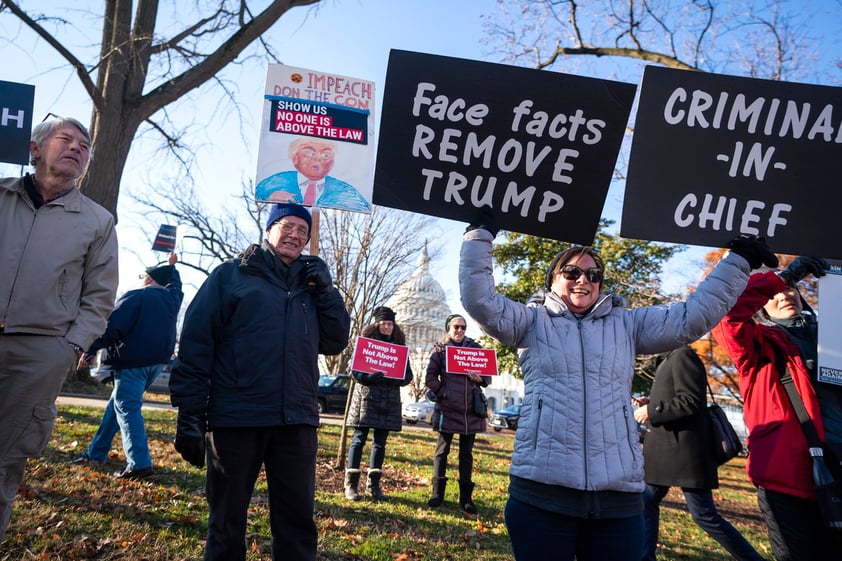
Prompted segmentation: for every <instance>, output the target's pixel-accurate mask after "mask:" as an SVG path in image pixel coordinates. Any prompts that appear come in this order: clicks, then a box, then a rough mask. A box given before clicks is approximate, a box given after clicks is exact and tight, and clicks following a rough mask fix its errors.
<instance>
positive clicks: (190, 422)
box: [175, 409, 207, 468]
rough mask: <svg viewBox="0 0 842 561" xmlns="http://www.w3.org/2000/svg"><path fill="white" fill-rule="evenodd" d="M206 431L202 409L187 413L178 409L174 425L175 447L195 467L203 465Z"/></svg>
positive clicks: (204, 414)
mask: <svg viewBox="0 0 842 561" xmlns="http://www.w3.org/2000/svg"><path fill="white" fill-rule="evenodd" d="M206 432H207V415H206V413H205V412H204V411H202V412H198V413H189V412H187V411H182V410H180V409H179V411H178V421H177V422H176V425H175V449H176V451H178V453H179V454H181V457H182V458H184V459H185V460H187V461H188V462H190V463H191V464H193V465H194V466H196V467H197V468H201V467H205V433H206Z"/></svg>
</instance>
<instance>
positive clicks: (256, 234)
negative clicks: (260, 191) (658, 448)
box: [129, 181, 266, 275]
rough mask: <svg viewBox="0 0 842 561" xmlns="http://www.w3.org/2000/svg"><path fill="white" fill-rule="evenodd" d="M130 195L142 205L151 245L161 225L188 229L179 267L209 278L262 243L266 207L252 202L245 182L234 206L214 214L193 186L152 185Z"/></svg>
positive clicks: (139, 217)
mask: <svg viewBox="0 0 842 561" xmlns="http://www.w3.org/2000/svg"><path fill="white" fill-rule="evenodd" d="M129 197H130V198H131V199H132V200H134V201H135V202H136V203H137V204H138V206H139V209H140V210H138V211H136V214H137V222H138V223H139V224H141V226H140V230H141V231H142V232H143V233H144V235H145V236H146V238H147V240H149V244H148V245H150V246H151V245H152V241H153V239H154V237H155V234H156V233H157V231H158V227H159V225H160V224H177V225H179V226H181V227H184V228H185V232H186V233H185V235H184V241H183V242H182V245H181V247H180V248H179V249H180V252H181V255H180V256H179V261H180V264H181V265H182V266H185V267H188V268H191V269H193V270H195V271H198V272H200V273H203V274H205V275H208V274H210V272H211V270H212V269H213V268H214V267H216V266H217V265H218V264H220V263H222V262H223V261H225V260H227V259H233V258H234V257H236V256H237V255H238V254H239V253H240V252H241V251H243V250H244V249H245V248H246V247H248V245H249V244H252V243H260V241H261V239H262V238H261V232H262V229H263V217H264V216H265V208H266V204H265V203H260V202H256V201H255V200H254V190H253V187H252V186H251V185H250V184H243V186H242V190H241V192H240V194H239V195H236V196H232V197H231V198H232V199H234V202H233V204H231V205H220V206H219V207H218V208H219V210H217V211H216V212H211V211H210V210H209V209H208V207H206V206H205V203H204V202H203V201H202V200H201V198H200V197H199V196H198V195H197V194H196V192H195V189H194V188H193V187H192V184H191V183H190V182H187V183H182V182H179V181H174V182H172V184H167V185H153V186H150V187H148V188H147V190H145V191H144V192H143V193H141V194H134V193H130V194H129Z"/></svg>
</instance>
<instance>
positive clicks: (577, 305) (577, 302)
mask: <svg viewBox="0 0 842 561" xmlns="http://www.w3.org/2000/svg"><path fill="white" fill-rule="evenodd" d="M563 265H575V266H576V267H578V268H579V269H581V270H582V274H580V275H579V277H578V278H576V279H575V280H567V279H566V278H565V276H564V275H563V274H562V273H561V267H560V268H559V270H558V271H556V273H555V275H553V284H552V286H551V287H550V288H551V289H552V291H553V292H554V293H556V294H557V295H558V297H559V298H561V300H562V302H564V303H565V304H566V305H567V307H568V308H569V309H570V311H572V312H575V313H577V314H581V313H584V312H586V311H588V310H589V309H590V307H591V306H593V305H594V302H596V299H597V298H598V297H599V287H600V283H601V282H602V281H601V279H600V281H599V282H591V281H589V280H588V274H587V273H586V272H587V271H588V269H597V268H598V267H597V264H596V261H594V259H593V257H591V256H590V255H588V254H584V255H579V256H574V257H573V258H572V259H570V260H569V261H567V262H566V263H564V264H563Z"/></svg>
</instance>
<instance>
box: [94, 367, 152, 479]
mask: <svg viewBox="0 0 842 561" xmlns="http://www.w3.org/2000/svg"><path fill="white" fill-rule="evenodd" d="M163 368H164V365H163V364H156V365H154V366H144V367H143V368H125V369H123V370H117V371H115V373H114V390H113V391H112V392H111V397H110V398H109V399H108V403H107V404H106V405H105V412H104V413H103V414H102V420H101V421H100V423H99V428H98V429H97V431H96V434H95V435H94V439H93V440H92V441H91V444H90V446H88V456H89V457H90V458H91V459H92V460H95V461H97V462H104V461H105V460H107V459H108V452H109V451H111V443H112V442H113V441H114V436H116V434H117V431H118V430H119V431H120V433H121V434H122V436H123V452H125V454H126V469H127V470H129V471H133V470H136V469H141V468H146V467H152V457H151V456H150V455H149V442H147V440H146V427H145V426H144V423H143V415H142V414H141V412H140V408H141V406H142V405H143V392H145V391H146V389H147V388H148V387H149V386H151V385H152V382H154V381H155V378H157V377H158V374H160V373H161V370H163Z"/></svg>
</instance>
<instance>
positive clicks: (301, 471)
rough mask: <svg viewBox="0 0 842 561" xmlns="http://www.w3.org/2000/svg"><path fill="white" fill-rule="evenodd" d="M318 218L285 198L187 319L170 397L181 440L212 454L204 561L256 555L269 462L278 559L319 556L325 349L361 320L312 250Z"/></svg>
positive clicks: (187, 448) (341, 342)
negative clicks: (253, 526) (249, 533)
mask: <svg viewBox="0 0 842 561" xmlns="http://www.w3.org/2000/svg"><path fill="white" fill-rule="evenodd" d="M311 227H312V218H311V216H310V213H309V212H308V211H307V209H306V208H304V207H303V206H300V205H296V204H276V205H274V206H273V207H271V210H270V212H269V219H268V220H267V221H266V239H265V240H264V241H263V243H262V244H260V245H252V246H250V247H249V248H247V249H246V250H245V251H244V252H243V253H242V254H241V255H240V256H239V257H238V258H237V259H233V260H230V261H226V262H224V263H222V264H220V265H219V266H218V267H216V268H215V269H214V270H213V271H211V273H210V275H209V276H208V278H207V280H206V281H205V282H204V284H202V287H201V288H200V289H199V291H198V292H197V293H196V296H195V297H194V298H193V302H192V303H191V304H190V306H189V307H188V309H187V314H186V315H185V317H184V327H183V329H182V331H181V340H180V342H179V350H178V358H177V359H176V361H175V364H174V365H173V368H172V373H171V374H170V400H171V401H172V404H173V406H175V407H178V420H177V425H176V434H175V448H176V450H178V452H180V453H181V455H182V457H183V458H184V459H185V460H187V461H188V462H190V463H191V464H193V465H195V466H197V467H202V466H204V465H205V462H207V485H206V489H207V501H208V507H209V517H208V533H207V539H206V542H205V557H204V561H245V558H246V528H247V525H248V507H249V503H250V501H251V495H252V492H253V491H254V485H255V482H256V481H257V477H258V475H259V474H260V471H261V467H263V468H265V473H266V483H267V485H268V489H269V518H270V521H271V523H270V526H271V530H272V559H275V560H278V559H284V560H287V561H315V560H316V555H317V545H318V529H317V528H316V523H315V521H314V520H313V513H314V510H315V493H316V457H317V455H318V428H319V405H318V390H319V366H318V359H319V354H325V355H335V354H339V353H341V352H342V351H343V350H344V349H345V346H346V345H347V344H348V338H349V331H350V327H351V318H350V316H349V315H348V311H347V310H346V308H345V302H344V300H343V299H342V295H341V294H340V293H339V291H338V290H337V289H336V287H335V286H334V285H333V280H332V278H331V275H330V271H329V270H328V268H327V264H326V263H325V262H324V261H323V260H322V259H320V258H319V257H316V256H313V255H302V254H301V253H302V251H303V250H304V246H305V245H306V244H307V241H308V240H309V239H310V229H311Z"/></svg>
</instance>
